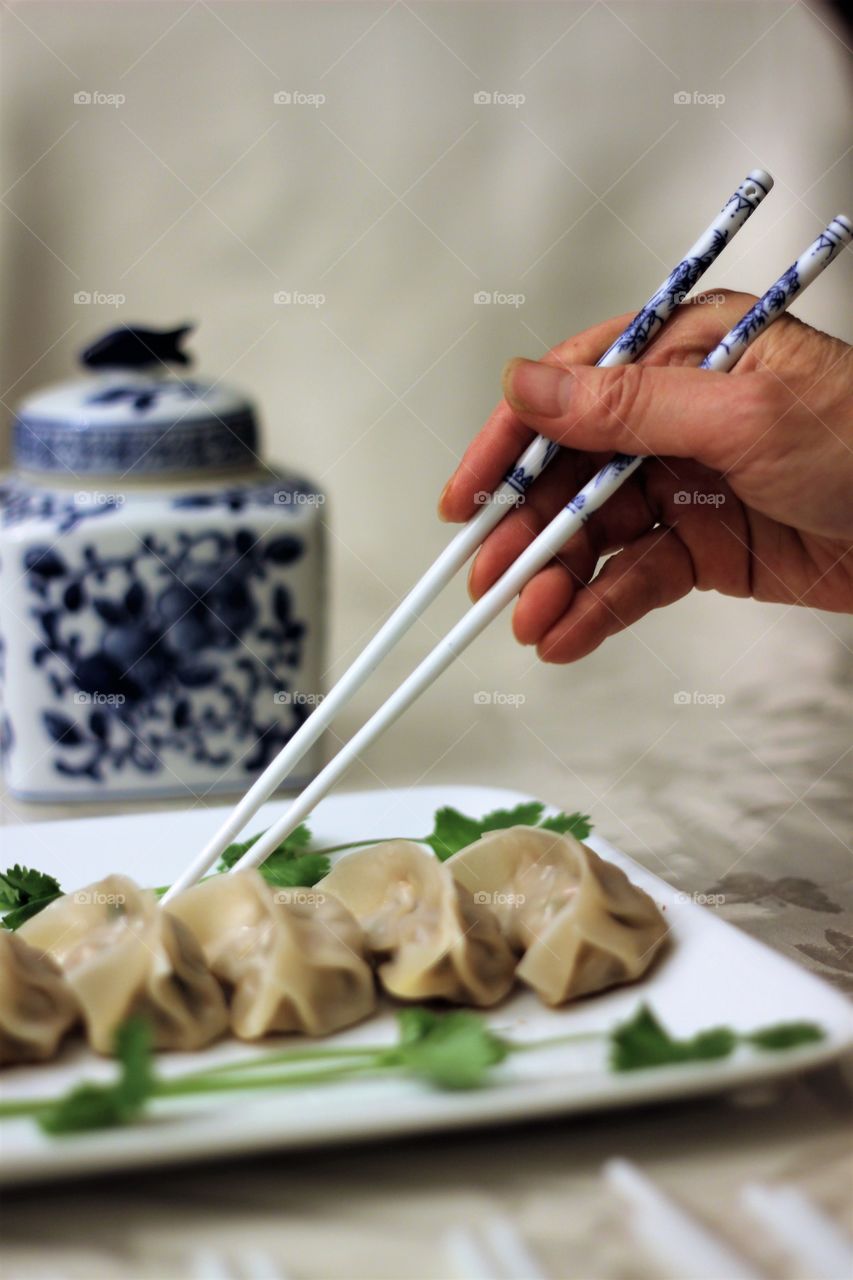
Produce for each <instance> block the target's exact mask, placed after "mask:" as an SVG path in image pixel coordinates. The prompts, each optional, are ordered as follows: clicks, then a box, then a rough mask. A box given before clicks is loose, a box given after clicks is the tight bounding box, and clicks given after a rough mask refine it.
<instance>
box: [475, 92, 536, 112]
mask: <svg viewBox="0 0 853 1280" xmlns="http://www.w3.org/2000/svg"><path fill="white" fill-rule="evenodd" d="M526 101H527V94H526V93H503V92H501V90H499V89H494V90H492V91H491V92H489V91H488V90H486V89H478V90H477V91H476V93H475V94H474V106H475V107H514V108H515V110H516V111H517V110H518V108H519V107H523V106H524V104H525V102H526Z"/></svg>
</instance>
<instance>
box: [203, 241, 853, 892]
mask: <svg viewBox="0 0 853 1280" xmlns="http://www.w3.org/2000/svg"><path fill="white" fill-rule="evenodd" d="M851 239H853V225H851V223H850V221H849V220H848V219H846V218H843V217H839V218H834V219H833V221H832V222H831V223H830V224H829V226H828V227H827V228H826V229H825V230H824V231H822V232H821V234H820V236H818V238H817V240H815V241H814V243H813V244H811V245H810V246H809V248H808V249H807V250H806V252H805V253H804V254H802V255H801V257H800V258H798V259H797V261H796V262H795V263H793V264H792V265H791V266H790V267H789V268H788V270H787V271H786V272H785V273H784V275H782V276H781V277H780V278H779V280H777V281H776V283H775V284H773V285H772V286H771V288H770V289H768V291H767V292H766V293H765V294H764V295H763V296H762V297H761V298H759V300H758V302H756V303H755V305H754V306H753V307H751V308H750V309H749V311H748V312H747V313H746V315H744V316H743V317H742V318H741V319H740V320H739V321H738V323H737V324H736V325H735V326H734V328H733V329H731V330H729V332H728V333H727V334H726V336H725V337H724V338H723V339H722V341H721V342H720V343H718V345H717V346H716V347H715V348H714V350H713V351H712V352H711V353H710V355H708V356H707V357H706V358H705V360H704V361H703V362H702V366H701V367H702V368H703V369H714V370H727V369H731V368H732V366H733V365H734V364H736V363H737V361H738V360H739V359H740V357H741V356H742V355H743V353H744V351H746V350H747V348H748V347H749V346H750V345H751V344H752V343H753V342H754V341H755V339H756V338H757V337H758V335H759V334H760V333H762V332H763V331H764V330H765V329H766V328H767V326H768V325H770V324H772V323H773V321H774V320H776V319H778V317H779V316H780V315H782V314H783V312H784V311H785V310H786V309H787V307H788V306H789V304H790V303H791V301H792V300H793V299H794V298H795V297H797V296H798V295H799V294H800V293H801V292H802V290H803V289H804V288H806V286H807V285H809V284H810V283H811V282H812V281H813V280H815V279H816V278H817V276H818V275H820V273H821V271H823V270H824V269H825V267H826V266H828V264H829V263H830V262H831V261H832V260H833V259H834V258H835V257H836V256H837V255H838V253H840V251H841V249H842V248H843V247H844V245H845V244H847V243H848V242H849V241H850V240H851ZM642 462H643V459H642V458H639V457H631V456H629V455H627V454H617V455H616V457H615V458H613V459H611V461H610V462H608V463H607V464H606V465H605V466H604V467H603V468H602V469H601V471H599V472H598V473H597V474H596V475H595V476H593V478H592V479H591V480H590V481H589V483H588V484H586V485H584V487H583V489H581V491H580V493H579V494H576V495H575V497H574V498H572V500H571V502H569V503H568V505H567V506H566V507H565V508H564V509H563V510H562V511H561V512H560V514H559V515H557V516H555V518H554V519H553V520H552V521H551V523H550V524H549V525H548V526H547V528H546V529H545V530H544V531H543V532H542V533H540V534H539V536H538V537H537V538H536V539H535V540H534V541H533V542H532V543H531V544H530V546H529V547H527V549H526V550H525V551H523V552H522V553H521V555H520V556H519V557H518V559H517V560H516V561H515V562H514V563H513V564H512V565H510V567H509V568H508V569H507V570H506V572H505V573H504V574H503V576H502V577H501V578H499V579H498V581H497V582H496V583H495V584H494V586H492V587H491V588H490V589H489V590H488V591H487V592H486V594H485V595H484V596H482V597H481V598H480V599H479V600H478V601H477V603H476V604H474V605H472V606H471V608H470V609H469V610H468V612H467V613H465V614H464V615H463V617H462V618H461V619H460V620H459V622H457V623H456V625H455V626H454V627H452V628H451V630H450V631H449V632H448V633H447V635H446V636H445V637H444V639H443V640H441V641H439V643H438V644H437V645H436V646H435V648H434V649H433V650H432V652H431V653H429V654H428V655H427V657H426V658H424V660H423V661H422V662H421V663H420V664H419V665H418V666H417V667H416V668H415V670H414V671H413V672H412V673H411V675H409V676H408V677H407V678H406V679H405V680H404V681H403V683H402V684H401V685H399V687H398V688H397V689H396V690H395V691H394V693H392V694H391V696H390V698H388V699H387V701H386V702H384V703H383V705H382V706H381V707H380V708H379V710H378V711H376V712H374V714H373V715H372V716H371V717H370V719H369V720H368V721H367V722H366V723H365V724H363V725H362V727H361V728H360V729H359V730H358V731H357V732H356V733H355V734H354V735H353V736H352V738H350V740H349V742H347V743H345V744H344V746H343V747H342V748H341V749H340V751H339V752H338V754H337V755H336V756H335V757H334V758H333V759H332V760H331V761H330V762H329V763H328V764H327V765H326V767H325V768H324V769H322V770H321V771H320V773H319V774H318V775H317V777H316V778H315V779H314V780H313V782H311V783H309V785H308V786H307V787H306V788H305V789H304V791H302V792H301V794H300V795H299V796H297V798H296V799H295V800H294V801H293V803H292V804H291V805H290V807H289V808H288V809H287V810H286V811H285V813H284V814H283V816H282V817H281V818H279V820H278V821H277V822H275V823H273V825H272V826H271V827H270V828H269V829H268V830H267V831H266V832H265V833H264V834H263V835H262V836H261V837H260V839H259V840H257V841H256V842H255V844H254V845H252V847H251V848H250V849H249V850H248V852H247V853H246V854H244V856H243V857H242V858H241V859H240V861H239V862H238V863H236V865H235V866H234V867H233V868H232V870H233V871H238V870H242V871H245V870H246V868H247V867H256V866H258V865H260V863H262V862H264V860H265V859H266V858H267V857H269V855H270V854H271V853H272V851H273V849H275V848H276V846H277V845H278V844H279V843H280V842H281V841H282V840H284V839H285V837H286V836H288V835H290V833H291V832H292V831H293V830H294V828H295V827H297V826H298V825H299V823H300V822H302V821H303V819H304V818H306V817H307V815H308V814H309V813H310V812H311V810H312V809H313V808H314V806H315V805H316V804H317V803H318V801H320V800H322V798H323V796H324V795H326V793H327V792H328V791H329V790H330V789H331V787H333V786H334V784H335V783H336V782H337V781H338V779H339V778H340V777H341V776H342V775H343V774H344V773H345V772H346V770H347V769H348V768H349V766H350V765H351V764H352V763H353V761H354V760H355V759H356V758H357V757H358V756H359V755H360V753H361V752H362V751H364V750H365V749H366V748H367V747H369V746H370V744H371V743H372V742H374V741H375V739H376V738H378V737H379V735H380V734H381V733H383V732H384V731H385V730H386V729H387V728H388V727H389V726H390V725H392V724H393V723H394V722H395V720H397V719H398V718H399V717H400V716H401V715H402V714H403V712H404V711H406V710H407V709H408V707H410V706H411V705H412V703H413V702H414V701H415V700H416V699H417V698H418V697H419V696H420V695H421V694H422V693H423V692H424V690H425V689H427V688H429V686H430V685H431V684H432V683H433V682H434V681H435V680H436V679H437V678H438V676H440V675H441V674H442V672H443V671H446V670H447V668H448V667H449V666H450V665H451V663H453V662H454V661H455V659H456V658H457V657H458V656H459V654H460V653H462V652H463V651H464V650H465V649H466V648H467V647H468V645H469V644H471V642H472V641H473V640H475V639H476V637H477V636H478V635H480V633H481V632H482V631H484V630H485V628H486V627H487V626H488V624H489V623H490V622H492V621H493V620H494V619H495V618H496V617H497V616H498V614H499V613H500V612H501V611H502V610H503V609H504V608H505V607H506V606H507V605H508V604H509V603H510V601H511V600H513V599H514V598H515V596H516V595H517V594H518V592H519V591H520V590H521V588H522V587H523V586H524V584H525V583H526V582H528V581H529V580H530V578H532V577H533V575H534V574H535V573H537V572H538V571H539V570H540V569H541V568H543V567H544V565H546V564H547V563H548V562H549V561H550V560H551V559H552V558H553V557H554V556H555V555H556V553H557V552H558V551H559V549H560V548H561V547H562V546H563V545H564V544H565V543H566V542H567V541H568V539H569V538H570V537H572V536H573V534H575V533H577V531H578V530H579V529H580V528H581V527H582V526H583V524H585V522H586V521H587V520H588V519H589V517H590V515H591V514H592V513H593V512H594V511H597V510H598V508H599V507H601V506H602V505H603V504H604V503H605V502H606V501H607V499H608V498H609V497H611V496H612V494H614V493H615V492H616V490H617V489H618V488H619V487H620V485H622V484H623V483H624V482H625V480H626V479H627V477H628V476H629V475H631V474H632V473H633V472H634V471H636V469H637V468H638V467H639V466H640V465H641V463H642ZM185 881H186V875H185V876H184V877H182V879H181V881H179V882H178V883H181V884H183V883H185Z"/></svg>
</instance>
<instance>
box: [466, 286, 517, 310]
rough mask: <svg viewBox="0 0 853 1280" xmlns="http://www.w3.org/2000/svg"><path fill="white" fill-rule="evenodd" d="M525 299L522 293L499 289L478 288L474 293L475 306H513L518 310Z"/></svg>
mask: <svg viewBox="0 0 853 1280" xmlns="http://www.w3.org/2000/svg"><path fill="white" fill-rule="evenodd" d="M526 301H527V295H526V294H524V293H503V292H502V291H501V290H500V289H492V290H488V289H478V290H477V292H476V293H475V294H474V306H475V307H492V306H493V307H514V308H515V309H516V310H518V308H519V307H523V306H524V304H525V302H526Z"/></svg>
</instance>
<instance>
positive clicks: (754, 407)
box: [744, 372, 795, 430]
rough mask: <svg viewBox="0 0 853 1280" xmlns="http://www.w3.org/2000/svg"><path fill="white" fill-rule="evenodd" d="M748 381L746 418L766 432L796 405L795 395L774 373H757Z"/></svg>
mask: <svg viewBox="0 0 853 1280" xmlns="http://www.w3.org/2000/svg"><path fill="white" fill-rule="evenodd" d="M746 381H747V382H748V383H749V384H750V385H749V388H748V390H747V395H746V404H745V406H744V409H745V415H744V416H745V417H746V418H747V419H748V420H750V421H752V422H753V423H755V424H757V425H759V426H761V427H763V428H764V429H765V430H766V429H767V428H769V427H773V426H775V425H776V423H777V422H780V421H781V420H782V419H783V418H784V417H785V416H786V414H787V413H788V411H789V409H790V408H791V406H792V404H793V403H794V399H795V398H794V395H793V393H792V392H791V390H790V388H789V387H787V386H786V385H785V384H784V382H782V381H780V379H779V378H777V377H775V376H774V374H772V373H764V372H761V373H755V374H753V375H751V376H750V377H748V378H747V379H746Z"/></svg>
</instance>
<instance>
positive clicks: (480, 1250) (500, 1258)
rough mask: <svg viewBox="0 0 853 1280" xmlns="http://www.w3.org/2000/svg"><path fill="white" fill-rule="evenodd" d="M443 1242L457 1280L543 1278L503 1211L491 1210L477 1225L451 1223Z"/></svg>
mask: <svg viewBox="0 0 853 1280" xmlns="http://www.w3.org/2000/svg"><path fill="white" fill-rule="evenodd" d="M443 1244H444V1251H445V1253H446V1254H447V1257H448V1260H449V1261H450V1264H451V1266H452V1268H453V1274H454V1276H457V1277H458V1280H545V1275H544V1272H543V1271H542V1269H541V1267H540V1266H539V1263H538V1262H537V1261H536V1259H535V1258H534V1256H533V1254H532V1253H531V1252H530V1250H529V1249H528V1247H527V1245H526V1244H525V1243H524V1240H523V1239H522V1238H521V1235H520V1234H519V1232H518V1231H517V1230H516V1228H515V1226H514V1225H513V1223H512V1221H511V1219H510V1218H509V1217H508V1216H507V1215H506V1214H505V1213H499V1214H495V1215H494V1216H493V1217H491V1218H489V1219H488V1220H487V1221H486V1222H485V1223H483V1224H482V1226H480V1227H474V1226H467V1227H451V1228H450V1229H449V1230H448V1231H446V1232H445V1234H444V1239H443Z"/></svg>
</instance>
